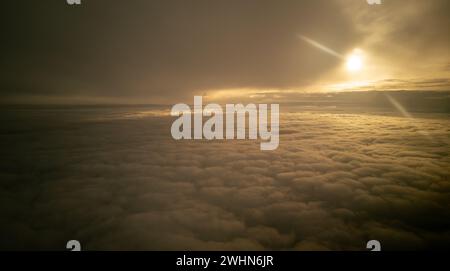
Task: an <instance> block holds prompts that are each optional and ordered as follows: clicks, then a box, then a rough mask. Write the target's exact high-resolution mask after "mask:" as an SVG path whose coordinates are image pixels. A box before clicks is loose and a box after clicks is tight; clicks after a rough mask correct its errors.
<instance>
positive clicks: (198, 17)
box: [0, 0, 450, 104]
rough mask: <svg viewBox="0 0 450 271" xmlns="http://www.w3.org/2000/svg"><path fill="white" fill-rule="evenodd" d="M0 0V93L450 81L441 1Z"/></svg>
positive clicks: (91, 99)
mask: <svg viewBox="0 0 450 271" xmlns="http://www.w3.org/2000/svg"><path fill="white" fill-rule="evenodd" d="M0 5H1V11H0V12H1V19H0V20H1V26H0V27H1V32H2V35H3V42H2V43H1V44H0V48H1V51H2V58H1V60H0V63H1V65H0V67H1V68H0V69H1V75H0V77H1V82H2V83H1V85H0V95H1V97H2V102H4V103H39V104H46V103H74V104H78V103H81V104H84V103H90V104H91V103H124V104H125V103H140V104H142V103H150V104H173V103H177V102H181V101H183V102H186V101H191V100H192V96H193V95H205V96H210V97H211V99H222V100H223V99H226V98H227V97H229V96H243V97H250V96H252V95H254V94H255V93H260V94H261V93H263V95H264V93H272V94H273V93H279V94H281V95H283V94H286V93H288V94H292V93H294V94H298V93H310V92H336V91H361V90H449V89H450V88H449V86H450V55H449V52H450V49H449V48H450V41H449V36H450V35H448V29H449V26H450V19H449V16H448V11H449V10H450V3H449V2H448V1H446V0H429V1H422V0H408V1H404V0H384V1H382V4H381V5H368V4H367V2H366V1H365V0H351V1H349V0H334V1H330V0H305V1H297V0H286V1H268V0H260V1H256V0H249V1H235V0H231V1H203V0H198V1H172V0H169V1H144V0H136V1H118V0H115V1H105V0H96V1H88V0H84V1H82V4H81V5H80V6H70V5H67V4H66V1H63V0H60V1H57V0H54V1H45V2H44V1H39V2H38V1H21V0H19V1H2V3H1V4H0ZM308 41H309V42H308ZM314 44H315V45H314ZM320 48H322V49H320ZM324 48H326V50H324ZM330 52H332V53H330ZM355 55H357V56H358V59H357V61H356V62H357V66H358V67H357V69H356V70H354V69H349V68H348V64H349V63H348V61H349V59H351V58H352V57H353V56H355ZM253 97H254V98H255V100H258V99H257V98H258V96H253ZM272 97H274V96H272Z"/></svg>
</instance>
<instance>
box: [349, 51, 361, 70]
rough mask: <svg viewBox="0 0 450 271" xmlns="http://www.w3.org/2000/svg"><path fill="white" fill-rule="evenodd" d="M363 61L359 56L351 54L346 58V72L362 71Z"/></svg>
mask: <svg viewBox="0 0 450 271" xmlns="http://www.w3.org/2000/svg"><path fill="white" fill-rule="evenodd" d="M362 66H363V61H362V57H361V55H359V54H352V55H350V56H349V57H348V58H347V70H348V71H350V72H357V71H360V70H361V69H362Z"/></svg>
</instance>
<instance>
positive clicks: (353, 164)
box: [0, 108, 450, 250]
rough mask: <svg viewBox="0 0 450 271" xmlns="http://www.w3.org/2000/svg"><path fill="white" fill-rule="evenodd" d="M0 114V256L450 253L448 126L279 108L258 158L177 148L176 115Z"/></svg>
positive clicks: (207, 145)
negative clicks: (74, 247)
mask: <svg viewBox="0 0 450 271" xmlns="http://www.w3.org/2000/svg"><path fill="white" fill-rule="evenodd" d="M4 111H5V112H4V113H3V114H2V123H5V125H4V126H3V127H2V128H1V137H2V140H1V143H0V144H1V149H2V157H3V158H4V159H3V162H2V164H1V166H0V167H1V178H0V179H1V182H0V184H1V186H0V248H2V249H64V248H65V243H66V242H67V240H71V239H77V240H80V241H81V243H82V245H83V248H84V249H108V250H109V249H133V250H134V249H145V250H147V249H150V250H153V249H168V250H172V249H186V250H188V249H189V250H201V249H226V250H230V249H251V250H260V249H298V250H316V249H317V250H362V249H364V248H365V244H366V242H367V241H368V240H370V239H377V240H380V241H381V243H382V245H383V248H384V249H430V248H448V247H449V244H450V211H449V210H450V208H449V207H450V206H449V204H450V194H449V193H450V182H449V181H450V179H449V169H450V159H449V152H448V150H449V144H450V142H449V133H450V131H449V130H448V127H450V126H449V124H450V123H449V120H448V118H439V117H433V116H425V117H423V118H415V119H408V118H400V117H395V116H390V115H370V114H355V113H352V114H346V113H339V112H324V111H309V112H303V113H295V112H294V113H289V112H284V113H283V114H282V116H281V139H280V147H279V149H278V150H277V151H275V152H262V151H260V150H259V143H258V142H255V141H213V142H203V141H179V142H176V141H174V140H173V139H171V137H170V124H171V120H172V119H170V118H169V117H163V116H157V115H156V114H154V115H152V114H142V113H140V112H141V111H142V110H141V109H140V108H131V109H130V108H127V109H120V108H115V109H105V108H104V109H98V108H97V109H93V108H84V109H80V108H78V109H74V110H60V109H52V110H42V109H41V110H33V111H27V110H22V111H8V110H4ZM30 112H32V113H31V114H30ZM291 112H292V111H291ZM93 116H96V117H95V118H92V117H93ZM130 116H134V117H130ZM44 120H45V121H44ZM423 131H426V133H424V132H423Z"/></svg>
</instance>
